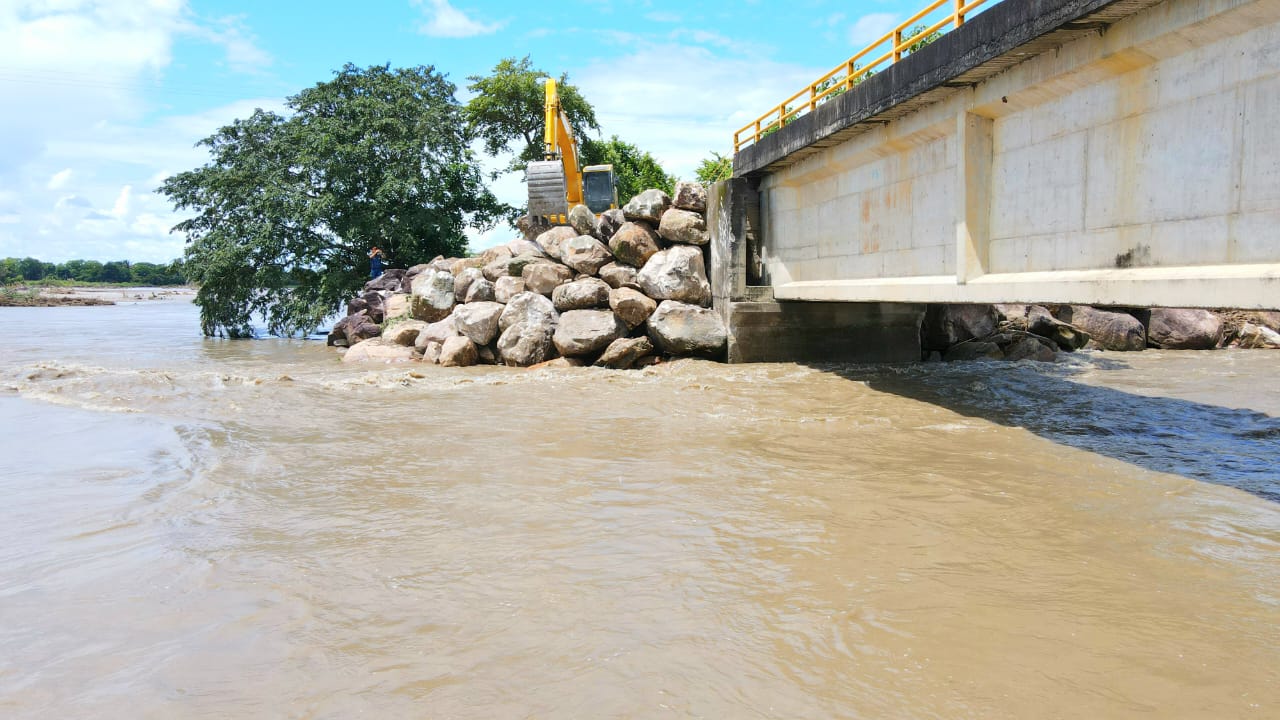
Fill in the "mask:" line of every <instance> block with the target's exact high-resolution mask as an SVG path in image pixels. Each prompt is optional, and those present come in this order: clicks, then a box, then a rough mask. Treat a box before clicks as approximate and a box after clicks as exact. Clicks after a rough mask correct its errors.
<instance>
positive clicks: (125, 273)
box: [0, 257, 187, 285]
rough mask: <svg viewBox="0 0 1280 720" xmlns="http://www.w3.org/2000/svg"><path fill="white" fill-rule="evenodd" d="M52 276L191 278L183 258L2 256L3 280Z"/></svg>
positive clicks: (134, 280)
mask: <svg viewBox="0 0 1280 720" xmlns="http://www.w3.org/2000/svg"><path fill="white" fill-rule="evenodd" d="M50 280H64V281H67V282H79V283H119V284H125V285H185V284H186V282H187V278H186V275H185V273H184V268H183V263H182V261H181V260H174V261H173V262H171V263H169V264H167V265H159V264H156V263H149V262H129V261H128V260H112V261H110V262H98V261H97V260H68V261H66V262H64V263H47V262H41V261H39V260H37V259H36V258H33V257H26V258H5V259H3V260H0V284H4V285H8V284H12V283H19V282H37V281H50Z"/></svg>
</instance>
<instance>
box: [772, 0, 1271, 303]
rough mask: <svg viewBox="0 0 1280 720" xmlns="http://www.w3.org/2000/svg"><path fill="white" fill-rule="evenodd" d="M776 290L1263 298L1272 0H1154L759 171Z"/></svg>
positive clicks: (1034, 297)
mask: <svg viewBox="0 0 1280 720" xmlns="http://www.w3.org/2000/svg"><path fill="white" fill-rule="evenodd" d="M760 191H761V196H760V212H761V221H760V223H761V225H762V229H763V232H762V238H763V239H762V242H761V255H762V257H763V266H764V270H763V282H764V283H766V284H769V285H772V286H773V287H774V291H775V294H776V296H777V297H779V298H783V299H799V300H846V301H848V300H855V301H870V300H881V301H906V302H1081V303H1098V304H1101V303H1114V304H1132V305H1204V306H1228V305H1238V306H1241V307H1272V306H1275V305H1277V304H1280V0H1167V1H1166V2H1164V3H1161V4H1159V5H1156V6H1154V7H1151V8H1149V9H1147V10H1143V11H1141V12H1139V13H1137V14H1136V15H1133V16H1131V17H1129V18H1127V19H1124V20H1121V21H1119V22H1117V23H1116V24H1114V25H1111V26H1110V27H1108V28H1106V29H1105V31H1099V32H1096V33H1093V34H1090V35H1087V36H1085V37H1083V38H1080V39H1077V40H1074V41H1072V42H1070V43H1068V44H1067V45H1064V46H1062V47H1060V48H1058V49H1057V50H1055V51H1051V52H1048V53H1044V54H1041V55H1038V56H1035V57H1032V58H1030V59H1028V60H1026V61H1025V62H1022V63H1020V64H1017V65H1014V66H1013V67H1011V68H1009V69H1007V70H1005V71H1004V72H1002V73H1000V74H998V75H995V76H993V77H990V78H989V79H987V80H985V81H982V82H980V83H978V84H977V85H975V86H973V87H972V88H968V89H963V90H957V91H955V92H953V93H951V94H950V95H948V96H946V97H944V98H943V99H942V100H940V101H938V102H935V103H933V104H930V105H926V106H925V107H923V108H921V109H919V110H916V111H914V112H912V113H910V114H908V115H905V116H903V117H899V118H896V119H893V120H891V121H889V122H887V123H886V124H884V125H882V126H879V127H877V128H875V129H873V130H870V131H867V132H865V133H863V134H861V135H858V136H856V137H854V138H852V139H850V140H847V141H845V142H842V143H840V144H838V145H834V146H832V147H830V148H826V149H824V150H823V151H821V152H820V153H817V154H813V155H810V156H809V157H807V158H805V159H803V160H801V161H799V162H797V163H795V164H793V165H791V166H790V167H786V168H783V169H780V170H776V171H773V172H770V173H769V174H767V175H765V176H764V177H763V178H762V179H761V181H760Z"/></svg>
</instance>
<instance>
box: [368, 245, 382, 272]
mask: <svg viewBox="0 0 1280 720" xmlns="http://www.w3.org/2000/svg"><path fill="white" fill-rule="evenodd" d="M382 266H383V255H382V248H379V247H378V246H377V245H374V246H373V249H372V250H370V251H369V277H371V278H376V277H378V276H379V275H381V274H382Z"/></svg>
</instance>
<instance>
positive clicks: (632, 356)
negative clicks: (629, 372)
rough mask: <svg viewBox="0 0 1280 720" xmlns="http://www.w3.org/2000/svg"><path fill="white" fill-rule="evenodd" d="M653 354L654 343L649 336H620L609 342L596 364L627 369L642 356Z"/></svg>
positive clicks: (615, 368)
mask: <svg viewBox="0 0 1280 720" xmlns="http://www.w3.org/2000/svg"><path fill="white" fill-rule="evenodd" d="M652 354H653V343H652V342H650V340H649V338H647V337H638V338H618V339H617V340H614V341H613V342H611V343H609V347H607V348H605V350H604V353H603V354H601V355H600V358H599V359H598V360H596V362H595V364H596V366H597V367H605V368H609V369H611V370H626V369H627V368H629V367H631V366H633V365H635V364H636V361H637V360H639V359H640V358H642V357H646V356H648V355H652Z"/></svg>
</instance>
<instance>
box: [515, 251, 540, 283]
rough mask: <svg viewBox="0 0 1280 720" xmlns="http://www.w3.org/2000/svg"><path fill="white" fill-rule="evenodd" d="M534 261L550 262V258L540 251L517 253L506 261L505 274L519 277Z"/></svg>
mask: <svg viewBox="0 0 1280 720" xmlns="http://www.w3.org/2000/svg"><path fill="white" fill-rule="evenodd" d="M536 262H550V259H549V258H547V256H546V255H544V254H543V253H542V252H536V253H525V254H523V255H517V256H515V257H513V258H511V259H510V260H508V261H507V274H508V275H511V276H512V277H521V276H522V275H523V274H524V269H525V268H526V267H528V266H529V265H532V264H533V263H536Z"/></svg>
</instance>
